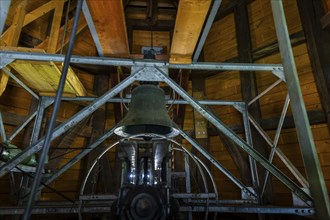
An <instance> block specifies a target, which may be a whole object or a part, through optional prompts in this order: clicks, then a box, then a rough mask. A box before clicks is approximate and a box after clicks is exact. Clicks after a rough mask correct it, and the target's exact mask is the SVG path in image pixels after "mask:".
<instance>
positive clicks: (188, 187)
mask: <svg viewBox="0 0 330 220" xmlns="http://www.w3.org/2000/svg"><path fill="white" fill-rule="evenodd" d="M184 170H185V174H186V175H185V176H186V178H185V179H186V193H191V182H190V167H189V156H188V154H186V153H184ZM188 201H189V202H190V200H188ZM188 219H189V220H192V212H188Z"/></svg>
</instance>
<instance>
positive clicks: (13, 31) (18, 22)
mask: <svg viewBox="0 0 330 220" xmlns="http://www.w3.org/2000/svg"><path fill="white" fill-rule="evenodd" d="M26 2H27V0H23V1H22V2H21V3H20V4H19V5H18V7H17V8H16V10H15V16H14V20H13V23H12V25H11V26H10V27H9V30H8V31H6V33H7V34H4V35H2V36H1V37H0V46H3V45H7V46H17V44H18V41H19V37H20V34H21V31H22V28H23V24H24V17H25V13H26V11H25V6H26ZM8 79H9V76H8V75H7V74H6V73H4V72H3V71H0V96H1V95H2V93H3V92H4V91H5V89H6V87H7V83H8Z"/></svg>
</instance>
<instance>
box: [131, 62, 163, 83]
mask: <svg viewBox="0 0 330 220" xmlns="http://www.w3.org/2000/svg"><path fill="white" fill-rule="evenodd" d="M161 70H162V71H164V72H165V73H166V74H167V75H168V68H167V67H161ZM137 71H140V74H139V75H138V77H135V79H136V80H138V81H148V82H161V81H163V80H162V79H161V78H160V77H159V76H158V75H157V74H156V72H157V69H156V68H155V67H150V66H145V67H142V69H141V66H132V68H131V72H132V74H133V73H135V72H137Z"/></svg>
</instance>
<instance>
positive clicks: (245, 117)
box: [242, 105, 260, 200]
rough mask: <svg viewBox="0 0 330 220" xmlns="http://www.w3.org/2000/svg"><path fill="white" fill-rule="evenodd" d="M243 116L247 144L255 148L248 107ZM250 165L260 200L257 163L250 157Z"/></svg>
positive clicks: (245, 108)
mask: <svg viewBox="0 0 330 220" xmlns="http://www.w3.org/2000/svg"><path fill="white" fill-rule="evenodd" d="M242 116H243V125H244V132H245V139H246V142H247V144H249V145H250V146H251V147H252V148H253V141H252V135H251V127H250V121H249V112H248V108H247V105H244V109H243V112H242ZM249 163H250V170H251V171H250V172H251V177H252V184H253V187H254V190H256V192H257V193H258V197H259V200H260V196H259V192H258V189H259V184H260V182H259V175H258V169H257V163H256V161H255V160H254V159H253V158H252V157H251V156H249Z"/></svg>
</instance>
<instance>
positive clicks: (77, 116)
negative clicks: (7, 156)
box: [0, 71, 139, 177]
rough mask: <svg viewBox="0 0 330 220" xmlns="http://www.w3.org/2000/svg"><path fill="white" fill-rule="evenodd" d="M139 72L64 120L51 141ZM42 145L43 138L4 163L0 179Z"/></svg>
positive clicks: (104, 101) (90, 112) (114, 93)
mask: <svg viewBox="0 0 330 220" xmlns="http://www.w3.org/2000/svg"><path fill="white" fill-rule="evenodd" d="M138 75H139V71H138V72H136V73H133V74H132V75H131V76H129V77H128V78H126V79H125V80H123V81H122V82H121V83H120V84H118V85H116V86H115V87H113V89H111V90H109V91H108V92H106V93H105V94H104V95H102V96H101V97H99V98H97V99H96V100H95V101H94V102H92V103H91V104H90V105H88V106H86V107H85V108H84V109H82V110H81V111H80V112H78V113H77V114H75V115H74V116H72V117H71V118H70V119H68V120H66V121H65V122H64V123H62V124H61V125H59V126H58V127H57V128H55V129H54V132H53V134H52V140H53V139H55V138H57V137H59V136H60V135H61V134H63V133H64V132H66V131H67V130H69V129H70V128H72V127H73V126H75V125H76V124H77V123H78V122H79V121H81V120H82V119H84V118H86V117H87V116H89V115H90V114H92V113H93V112H94V111H95V110H96V109H98V108H99V107H100V106H102V105H103V104H105V103H106V102H107V100H108V99H110V98H112V97H114V96H115V95H117V94H118V93H119V92H120V91H122V90H123V89H124V88H126V87H127V86H128V85H130V84H131V83H133V82H134V81H135V77H138ZM43 143H44V138H42V139H40V140H39V141H38V142H36V143H35V144H33V145H31V146H29V147H27V148H26V149H24V150H23V151H22V152H21V153H19V154H18V155H17V156H15V157H14V158H13V159H11V160H10V161H8V162H6V163H5V164H4V165H2V166H0V177H1V176H3V175H5V174H6V173H7V172H9V171H10V170H11V169H13V168H14V167H15V166H16V165H17V164H19V163H21V162H22V161H23V160H24V159H25V158H27V157H29V156H31V155H32V154H34V153H36V152H37V151H39V150H40V149H41V147H42V145H43Z"/></svg>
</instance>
